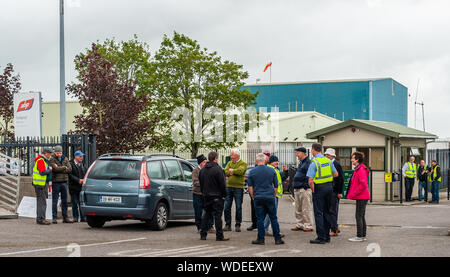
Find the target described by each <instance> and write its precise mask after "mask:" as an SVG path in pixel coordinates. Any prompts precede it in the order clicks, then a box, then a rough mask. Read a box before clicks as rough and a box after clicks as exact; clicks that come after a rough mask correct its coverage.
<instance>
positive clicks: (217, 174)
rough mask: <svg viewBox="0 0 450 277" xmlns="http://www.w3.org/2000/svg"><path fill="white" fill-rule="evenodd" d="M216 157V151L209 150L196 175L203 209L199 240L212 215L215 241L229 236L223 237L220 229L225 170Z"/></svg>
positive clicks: (203, 234)
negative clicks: (202, 165) (203, 164)
mask: <svg viewBox="0 0 450 277" xmlns="http://www.w3.org/2000/svg"><path fill="white" fill-rule="evenodd" d="M218 157H219V155H218V154H217V152H210V153H209V154H208V162H207V163H206V164H205V166H204V167H203V168H202V169H201V170H200V173H199V175H198V179H199V182H200V191H201V192H202V195H203V201H204V202H203V203H204V209H205V212H204V213H203V216H202V228H201V231H200V239H201V240H206V236H207V234H208V229H209V223H210V222H211V218H212V217H214V223H215V225H216V241H227V240H229V238H224V236H223V230H222V213H223V202H224V200H225V196H226V193H227V192H226V189H225V172H224V171H223V169H222V168H221V167H220V165H218V164H217V161H218Z"/></svg>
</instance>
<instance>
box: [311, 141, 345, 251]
mask: <svg viewBox="0 0 450 277" xmlns="http://www.w3.org/2000/svg"><path fill="white" fill-rule="evenodd" d="M311 153H312V154H313V156H314V159H313V160H312V162H311V164H310V165H309V168H308V172H307V173H306V176H308V178H309V179H308V180H309V186H310V188H311V190H312V193H313V207H314V219H315V220H316V233H317V238H316V239H313V240H310V241H309V242H310V243H314V244H325V243H328V242H330V230H331V223H330V222H329V218H330V217H331V214H330V206H331V203H332V202H331V197H333V177H335V178H336V177H338V176H339V174H338V172H337V170H336V168H335V167H334V165H333V163H332V162H331V161H330V160H329V159H328V158H327V157H325V156H324V155H323V154H322V144H320V143H313V145H312V149H311Z"/></svg>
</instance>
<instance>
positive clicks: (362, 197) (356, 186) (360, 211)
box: [347, 152, 370, 241]
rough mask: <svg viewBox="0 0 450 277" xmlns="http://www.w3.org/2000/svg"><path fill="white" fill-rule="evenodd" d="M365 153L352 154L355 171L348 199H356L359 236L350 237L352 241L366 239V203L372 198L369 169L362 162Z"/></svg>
mask: <svg viewBox="0 0 450 277" xmlns="http://www.w3.org/2000/svg"><path fill="white" fill-rule="evenodd" d="M363 160H364V154H363V153H361V152H355V153H353V154H352V164H353V165H354V166H355V171H354V172H353V175H352V177H351V179H350V184H349V185H350V186H349V189H348V192H347V199H353V200H356V213H355V217H356V228H357V236H356V237H355V238H351V239H349V240H350V241H365V240H366V229H367V226H366V218H365V215H366V205H367V202H368V200H369V199H370V193H369V184H368V177H369V169H368V168H367V167H366V166H365V165H364V164H363V163H362V162H363Z"/></svg>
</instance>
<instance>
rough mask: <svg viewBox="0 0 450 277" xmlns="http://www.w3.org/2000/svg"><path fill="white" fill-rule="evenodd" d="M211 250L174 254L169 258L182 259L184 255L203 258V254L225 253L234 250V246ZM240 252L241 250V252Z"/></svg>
mask: <svg viewBox="0 0 450 277" xmlns="http://www.w3.org/2000/svg"><path fill="white" fill-rule="evenodd" d="M211 248H212V249H210V250H204V249H206V248H204V249H202V251H198V252H194V253H187V254H186V253H185V254H176V255H170V256H169V257H180V256H181V257H183V256H185V255H192V256H197V255H201V256H200V257H203V255H202V254H205V253H210V252H215V253H217V252H218V251H219V252H222V251H226V250H232V249H235V248H236V247H234V246H228V247H219V248H218V247H211ZM241 251H242V250H241Z"/></svg>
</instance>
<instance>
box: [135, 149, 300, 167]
mask: <svg viewBox="0 0 450 277" xmlns="http://www.w3.org/2000/svg"><path fill="white" fill-rule="evenodd" d="M239 150H240V152H241V159H242V160H243V161H245V162H246V163H247V166H248V167H254V166H255V159H256V155H257V154H258V153H262V152H263V151H264V150H265V149H239ZM210 151H216V152H217V153H218V154H219V164H221V165H223V166H224V165H225V164H226V163H227V162H228V161H229V156H230V154H231V149H221V150H200V151H199V152H198V155H200V154H203V155H205V156H206V157H208V153H209V152H210ZM135 154H136V153H135ZM139 154H142V155H152V154H166V155H176V156H178V157H181V158H184V159H191V152H187V151H177V150H173V151H156V150H147V151H144V152H142V153H139ZM271 154H272V155H275V156H277V157H278V160H279V161H280V163H279V167H280V168H281V167H282V166H283V165H287V166H288V167H289V166H297V164H298V160H297V155H296V153H295V150H294V149H278V150H276V151H274V152H273V153H271Z"/></svg>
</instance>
